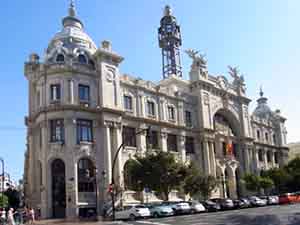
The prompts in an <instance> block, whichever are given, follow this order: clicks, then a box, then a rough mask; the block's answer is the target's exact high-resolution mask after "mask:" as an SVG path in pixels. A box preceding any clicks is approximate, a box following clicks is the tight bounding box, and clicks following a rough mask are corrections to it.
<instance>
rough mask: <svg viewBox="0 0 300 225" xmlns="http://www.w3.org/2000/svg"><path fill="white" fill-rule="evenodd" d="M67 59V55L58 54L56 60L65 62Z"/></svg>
mask: <svg viewBox="0 0 300 225" xmlns="http://www.w3.org/2000/svg"><path fill="white" fill-rule="evenodd" d="M64 61H65V56H64V55H63V54H58V55H57V56H56V62H64Z"/></svg>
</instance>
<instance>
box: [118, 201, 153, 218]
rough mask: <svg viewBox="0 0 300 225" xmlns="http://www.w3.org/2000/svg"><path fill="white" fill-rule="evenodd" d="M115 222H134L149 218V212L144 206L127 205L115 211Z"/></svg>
mask: <svg viewBox="0 0 300 225" xmlns="http://www.w3.org/2000/svg"><path fill="white" fill-rule="evenodd" d="M115 216H116V219H117V220H136V219H138V218H146V217H150V216H151V213H150V210H149V209H148V208H147V207H146V206H144V205H128V206H124V207H123V208H119V209H117V210H116V214H115Z"/></svg>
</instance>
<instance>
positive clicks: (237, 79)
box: [228, 66, 246, 93]
mask: <svg viewBox="0 0 300 225" xmlns="http://www.w3.org/2000/svg"><path fill="white" fill-rule="evenodd" d="M228 69H229V72H228V73H229V75H230V76H232V78H233V82H232V84H233V86H234V87H235V88H237V89H240V90H241V91H242V92H243V93H245V91H246V88H245V79H244V76H243V75H241V74H240V71H239V69H238V67H237V66H236V67H232V66H228Z"/></svg>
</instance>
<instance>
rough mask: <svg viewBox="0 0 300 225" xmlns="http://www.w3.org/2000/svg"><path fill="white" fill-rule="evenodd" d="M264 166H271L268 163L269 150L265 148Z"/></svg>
mask: <svg viewBox="0 0 300 225" xmlns="http://www.w3.org/2000/svg"><path fill="white" fill-rule="evenodd" d="M263 151H264V168H265V169H266V170H267V169H268V168H269V165H268V158H267V150H266V149H264V150H263Z"/></svg>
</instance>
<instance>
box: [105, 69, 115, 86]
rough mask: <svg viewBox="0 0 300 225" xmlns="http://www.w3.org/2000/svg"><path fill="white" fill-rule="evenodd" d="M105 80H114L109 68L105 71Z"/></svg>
mask: <svg viewBox="0 0 300 225" xmlns="http://www.w3.org/2000/svg"><path fill="white" fill-rule="evenodd" d="M106 80H107V82H109V83H111V82H113V80H114V73H113V71H111V70H108V71H106Z"/></svg>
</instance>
